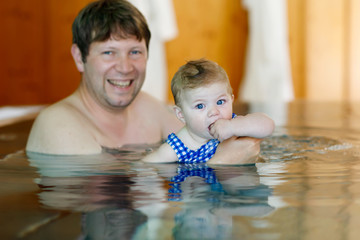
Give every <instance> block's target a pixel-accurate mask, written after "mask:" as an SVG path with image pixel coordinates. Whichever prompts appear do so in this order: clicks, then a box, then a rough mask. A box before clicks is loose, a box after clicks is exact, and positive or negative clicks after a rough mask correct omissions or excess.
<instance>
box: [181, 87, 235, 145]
mask: <svg viewBox="0 0 360 240" xmlns="http://www.w3.org/2000/svg"><path fill="white" fill-rule="evenodd" d="M232 103H233V96H232V94H231V93H229V91H228V87H227V85H226V84H224V83H214V84H210V85H207V86H204V87H199V88H195V89H186V90H184V91H183V93H182V102H181V110H182V115H183V120H184V121H185V124H186V126H187V128H188V130H189V131H190V132H191V133H193V134H195V135H197V136H199V137H201V138H204V139H211V138H213V137H212V136H211V134H210V132H209V129H210V126H211V124H213V123H214V122H215V121H216V120H218V119H231V117H232Z"/></svg>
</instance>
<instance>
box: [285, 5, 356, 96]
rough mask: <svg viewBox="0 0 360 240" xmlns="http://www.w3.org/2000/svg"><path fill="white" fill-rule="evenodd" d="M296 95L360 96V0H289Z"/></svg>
mask: <svg viewBox="0 0 360 240" xmlns="http://www.w3.org/2000/svg"><path fill="white" fill-rule="evenodd" d="M288 3H289V20H290V48H291V60H292V70H293V78H294V85H295V87H296V89H295V90H296V96H297V97H298V98H305V99H309V100H316V101H339V100H351V101H359V100H360V93H359V91H358V90H359V89H360V88H359V87H360V72H359V67H360V48H359V43H360V0H316V1H313V0H288Z"/></svg>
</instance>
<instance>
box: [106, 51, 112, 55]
mask: <svg viewBox="0 0 360 240" xmlns="http://www.w3.org/2000/svg"><path fill="white" fill-rule="evenodd" d="M112 53H113V52H112V51H105V52H104V54H105V55H111V54H112Z"/></svg>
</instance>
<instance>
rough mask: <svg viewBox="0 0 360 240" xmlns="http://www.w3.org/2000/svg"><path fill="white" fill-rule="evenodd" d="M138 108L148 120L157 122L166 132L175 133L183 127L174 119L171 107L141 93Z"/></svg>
mask: <svg viewBox="0 0 360 240" xmlns="http://www.w3.org/2000/svg"><path fill="white" fill-rule="evenodd" d="M138 100H139V102H138V103H139V104H138V105H139V107H140V108H141V109H142V111H143V112H144V113H146V116H147V117H148V118H152V119H154V120H155V121H158V122H159V123H160V124H161V125H162V126H163V129H165V131H166V132H168V131H169V130H170V131H171V132H177V131H178V130H179V129H180V128H182V127H183V123H181V121H180V120H179V119H178V118H177V117H176V115H175V113H174V110H173V106H171V105H169V104H167V103H164V102H161V101H159V100H158V99H156V98H154V97H152V96H150V95H149V94H147V93H144V92H142V93H141V94H139V97H138Z"/></svg>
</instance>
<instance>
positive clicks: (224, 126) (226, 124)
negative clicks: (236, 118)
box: [210, 119, 234, 142]
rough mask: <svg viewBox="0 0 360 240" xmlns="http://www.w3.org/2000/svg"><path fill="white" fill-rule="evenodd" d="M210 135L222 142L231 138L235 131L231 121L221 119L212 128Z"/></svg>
mask: <svg viewBox="0 0 360 240" xmlns="http://www.w3.org/2000/svg"><path fill="white" fill-rule="evenodd" d="M210 134H211V135H212V136H213V137H214V138H216V139H218V140H219V141H220V142H222V141H224V140H226V139H228V138H231V137H232V136H233V135H234V134H233V129H232V127H231V120H227V119H219V120H217V121H216V122H214V123H213V124H212V125H211V126H210Z"/></svg>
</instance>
